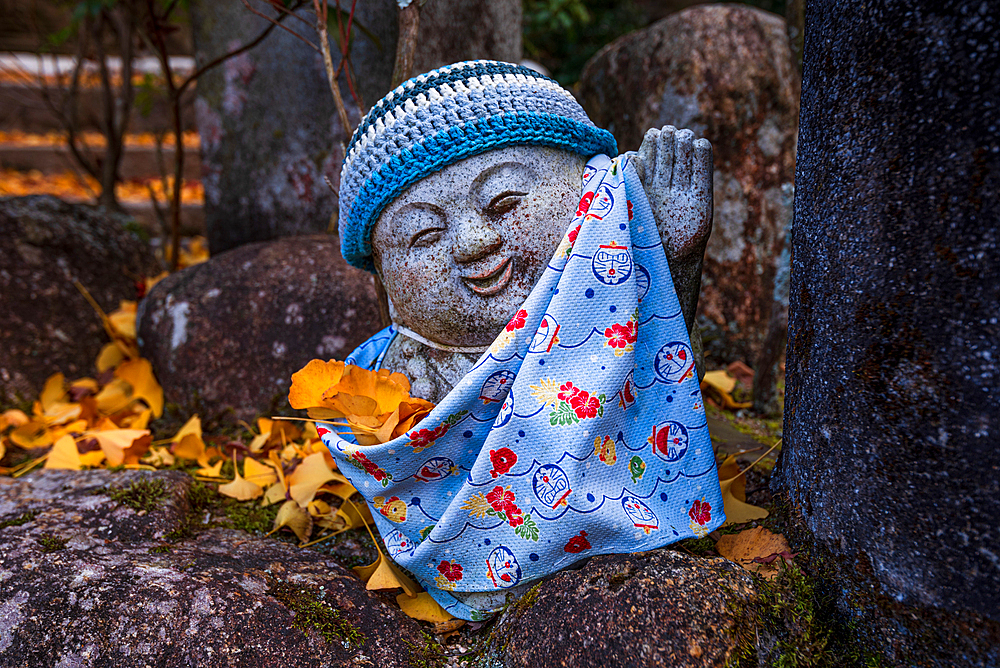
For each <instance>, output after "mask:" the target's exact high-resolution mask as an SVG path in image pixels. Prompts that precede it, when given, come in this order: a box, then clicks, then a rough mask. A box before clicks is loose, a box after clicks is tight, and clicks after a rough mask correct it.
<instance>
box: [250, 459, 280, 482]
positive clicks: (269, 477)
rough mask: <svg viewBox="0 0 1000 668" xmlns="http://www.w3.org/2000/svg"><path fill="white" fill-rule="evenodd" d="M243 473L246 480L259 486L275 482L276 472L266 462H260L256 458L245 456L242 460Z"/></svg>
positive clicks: (276, 478)
mask: <svg viewBox="0 0 1000 668" xmlns="http://www.w3.org/2000/svg"><path fill="white" fill-rule="evenodd" d="M243 475H244V477H245V478H246V480H247V481H248V482H252V483H254V484H255V485H260V486H261V487H267V486H268V485H270V484H272V483H275V482H277V480H278V474H277V473H275V471H274V469H273V468H271V467H270V466H267V465H266V464H261V463H260V462H258V461H257V460H256V459H253V458H251V457H247V458H246V459H244V460H243Z"/></svg>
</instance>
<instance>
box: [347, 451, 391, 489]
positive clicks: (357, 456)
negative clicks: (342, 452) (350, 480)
mask: <svg viewBox="0 0 1000 668" xmlns="http://www.w3.org/2000/svg"><path fill="white" fill-rule="evenodd" d="M354 461H356V462H357V463H358V464H361V468H363V469H364V470H365V473H367V474H368V475H370V476H371V477H373V478H375V480H377V481H378V482H382V480H384V479H385V471H383V470H382V469H381V468H379V465H378V464H376V463H375V462H373V461H372V460H370V459H368V457H366V456H365V455H364V454H363V453H361V452H355V453H354Z"/></svg>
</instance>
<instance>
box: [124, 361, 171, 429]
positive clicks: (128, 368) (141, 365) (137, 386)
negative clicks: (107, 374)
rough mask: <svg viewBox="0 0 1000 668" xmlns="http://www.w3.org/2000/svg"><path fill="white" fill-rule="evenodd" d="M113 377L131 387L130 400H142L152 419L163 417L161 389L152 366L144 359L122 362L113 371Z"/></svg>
mask: <svg viewBox="0 0 1000 668" xmlns="http://www.w3.org/2000/svg"><path fill="white" fill-rule="evenodd" d="M115 377H116V378H120V379H122V380H124V381H125V382H127V383H128V384H129V385H131V386H132V398H133V399H142V400H143V401H144V402H146V405H147V406H149V408H150V410H152V411H153V417H157V418H158V417H160V416H161V415H163V388H162V387H160V384H159V383H158V382H157V381H156V376H154V375H153V365H152V364H150V363H149V360H146V359H142V358H139V359H134V360H128V361H126V362H122V363H121V364H120V365H119V366H118V368H117V369H115Z"/></svg>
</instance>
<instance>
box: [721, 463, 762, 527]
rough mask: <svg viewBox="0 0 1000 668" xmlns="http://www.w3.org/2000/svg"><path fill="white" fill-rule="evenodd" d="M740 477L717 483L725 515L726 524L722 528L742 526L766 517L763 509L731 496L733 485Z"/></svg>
mask: <svg viewBox="0 0 1000 668" xmlns="http://www.w3.org/2000/svg"><path fill="white" fill-rule="evenodd" d="M742 477H743V476H742V475H741V476H739V477H738V478H730V479H729V480H722V481H720V482H719V487H720V488H721V489H722V503H723V507H724V510H725V513H726V522H725V524H723V525H722V526H729V525H730V524H743V523H745V522H749V521H750V520H760V519H764V518H765V517H767V516H768V512H767V511H766V510H764V509H763V508H761V507H759V506H754V505H751V504H749V503H746V502H744V501H740V500H739V499H737V498H736V497H735V496H733V489H732V488H733V483H734V482H735V481H736V480H739V479H740V478H742Z"/></svg>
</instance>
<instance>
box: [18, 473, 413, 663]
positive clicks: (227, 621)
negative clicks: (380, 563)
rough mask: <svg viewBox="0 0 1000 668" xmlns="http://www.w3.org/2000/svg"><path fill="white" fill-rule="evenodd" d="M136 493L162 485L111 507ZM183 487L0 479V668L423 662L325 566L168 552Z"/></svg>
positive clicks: (183, 478) (128, 478) (184, 502)
mask: <svg viewBox="0 0 1000 668" xmlns="http://www.w3.org/2000/svg"><path fill="white" fill-rule="evenodd" d="M137 481H145V482H139V484H146V485H148V484H149V483H150V482H152V483H153V484H162V487H161V488H160V489H161V493H160V495H159V496H158V497H156V496H155V495H154V502H153V503H152V504H151V507H149V508H141V509H136V508H133V507H130V506H129V505H126V504H120V503H118V502H116V501H114V500H112V499H111V498H110V497H109V496H108V492H109V489H116V488H117V489H125V490H128V489H130V488H131V487H132V486H133V485H134V484H136V482H137ZM191 481H192V479H191V477H190V476H188V475H187V474H185V473H180V472H157V473H148V472H138V471H130V472H123V473H112V472H108V471H90V472H75V471H42V472H36V473H32V474H30V475H28V476H25V477H24V478H21V479H19V480H14V479H10V478H0V664H2V665H4V666H9V667H10V668H34V667H35V666H88V667H94V668H97V667H103V666H122V667H123V668H131V667H133V666H134V667H136V668H139V667H145V666H149V665H156V666H163V667H164V668H174V667H181V666H192V665H203V666H207V665H212V666H275V665H281V666H288V667H289V668H293V667H296V666H302V667H305V666H310V667H311V666H331V667H332V666H410V665H415V664H417V663H418V662H419V661H421V660H428V658H433V657H428V656H427V655H426V653H425V648H426V642H425V640H424V638H423V636H422V634H421V632H420V628H419V626H418V625H417V623H416V622H414V621H413V620H411V619H409V618H407V617H406V616H405V615H403V613H402V612H400V610H399V609H398V608H396V607H395V606H393V605H390V604H387V603H386V602H385V601H384V600H383V599H381V598H380V597H379V596H377V595H375V594H374V593H373V592H369V591H366V590H365V588H364V584H363V583H362V582H361V581H360V580H359V579H358V578H357V577H356V576H355V575H354V574H352V573H350V572H348V571H346V570H345V569H344V568H343V567H341V566H340V565H338V564H337V563H336V562H334V561H331V560H330V559H329V558H328V557H326V556H324V555H322V554H319V553H316V552H313V551H312V550H308V549H299V548H295V547H293V546H291V545H288V544H286V543H281V542H278V541H274V540H262V539H256V538H253V537H252V536H250V535H249V534H246V533H243V532H240V531H233V530H227V529H211V530H208V531H205V532H203V533H199V534H197V535H194V536H189V537H186V538H182V539H180V540H179V541H177V542H171V540H170V539H171V538H172V535H171V532H178V530H181V529H183V527H184V523H185V521H187V520H188V518H187V515H188V513H189V512H190V510H191V506H190V505H189V501H188V490H189V488H190V485H191ZM197 521H199V522H200V518H198V520H197ZM180 535H182V536H183V535H184V533H183V531H181V532H180ZM323 622H326V625H325V626H324V625H323Z"/></svg>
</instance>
